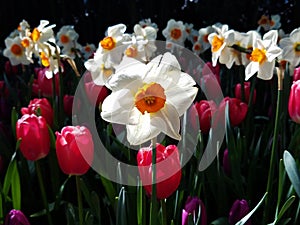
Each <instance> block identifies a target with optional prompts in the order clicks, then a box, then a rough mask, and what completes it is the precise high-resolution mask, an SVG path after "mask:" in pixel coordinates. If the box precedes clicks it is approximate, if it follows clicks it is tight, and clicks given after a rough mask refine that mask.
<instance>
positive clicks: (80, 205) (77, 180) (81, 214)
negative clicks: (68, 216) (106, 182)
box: [75, 176, 83, 225]
mask: <svg viewBox="0 0 300 225" xmlns="http://www.w3.org/2000/svg"><path fill="white" fill-rule="evenodd" d="M75 177H76V189H77V201H78V215H79V225H83V207H82V195H81V190H80V177H79V176H75Z"/></svg>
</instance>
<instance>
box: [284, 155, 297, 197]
mask: <svg viewBox="0 0 300 225" xmlns="http://www.w3.org/2000/svg"><path fill="white" fill-rule="evenodd" d="M283 163H284V166H285V170H286V172H287V174H288V177H289V178H290V181H291V183H292V185H293V187H294V189H295V192H296V193H297V195H298V197H300V172H299V169H298V168H297V164H296V161H295V159H294V158H293V156H292V155H291V154H290V153H289V152H288V151H287V150H285V151H284V153H283Z"/></svg>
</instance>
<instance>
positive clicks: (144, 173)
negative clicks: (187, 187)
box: [137, 143, 181, 199]
mask: <svg viewBox="0 0 300 225" xmlns="http://www.w3.org/2000/svg"><path fill="white" fill-rule="evenodd" d="M137 165H138V170H139V174H140V177H141V180H142V183H143V186H144V188H145V190H146V192H147V194H148V195H151V194H152V146H151V147H145V148H141V149H140V150H139V151H138V154H137ZM156 175H157V176H156V181H157V183H156V197H157V199H165V198H168V197H169V196H170V195H172V194H173V193H174V192H175V191H176V189H177V188H178V186H179V184H180V180H181V166H180V161H179V152H178V148H177V147H176V146H175V145H169V146H167V147H165V146H163V145H161V144H159V143H157V144H156Z"/></svg>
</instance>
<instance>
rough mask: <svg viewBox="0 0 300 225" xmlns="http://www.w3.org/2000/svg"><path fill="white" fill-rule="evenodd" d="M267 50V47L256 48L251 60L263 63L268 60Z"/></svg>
mask: <svg viewBox="0 0 300 225" xmlns="http://www.w3.org/2000/svg"><path fill="white" fill-rule="evenodd" d="M266 52H267V51H266V50H265V49H259V48H255V49H254V50H253V51H252V53H251V56H250V60H251V61H254V62H259V64H262V63H263V62H265V61H266V60H267V56H266Z"/></svg>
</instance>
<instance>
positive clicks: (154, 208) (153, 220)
mask: <svg viewBox="0 0 300 225" xmlns="http://www.w3.org/2000/svg"><path fill="white" fill-rule="evenodd" d="M157 212H158V204H157V198H156V138H153V139H152V193H151V207H150V225H157Z"/></svg>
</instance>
